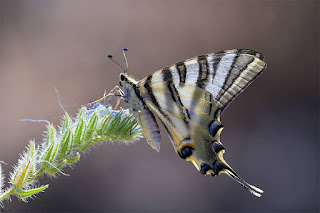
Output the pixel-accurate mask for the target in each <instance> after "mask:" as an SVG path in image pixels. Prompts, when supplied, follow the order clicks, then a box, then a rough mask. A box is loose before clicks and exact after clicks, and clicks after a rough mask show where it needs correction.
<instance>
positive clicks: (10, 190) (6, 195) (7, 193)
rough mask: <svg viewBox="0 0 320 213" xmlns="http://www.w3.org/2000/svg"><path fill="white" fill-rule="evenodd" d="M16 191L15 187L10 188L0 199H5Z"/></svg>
mask: <svg viewBox="0 0 320 213" xmlns="http://www.w3.org/2000/svg"><path fill="white" fill-rule="evenodd" d="M13 193H14V188H10V189H8V191H6V192H4V193H3V194H2V195H1V196H0V201H3V200H4V199H6V198H8V197H9V196H10V195H12V194H13Z"/></svg>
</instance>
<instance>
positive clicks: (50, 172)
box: [46, 159, 67, 175]
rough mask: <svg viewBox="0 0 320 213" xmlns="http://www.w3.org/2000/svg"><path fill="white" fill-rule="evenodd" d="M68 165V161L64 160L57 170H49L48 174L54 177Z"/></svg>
mask: <svg viewBox="0 0 320 213" xmlns="http://www.w3.org/2000/svg"><path fill="white" fill-rule="evenodd" d="M66 163H67V160H66V159H64V160H63V161H62V162H61V163H60V164H59V165H58V166H57V167H56V168H52V169H50V170H48V171H47V172H46V173H48V174H50V175H53V174H55V173H57V172H58V171H60V170H61V169H62V167H63V166H64V165H65V164H66Z"/></svg>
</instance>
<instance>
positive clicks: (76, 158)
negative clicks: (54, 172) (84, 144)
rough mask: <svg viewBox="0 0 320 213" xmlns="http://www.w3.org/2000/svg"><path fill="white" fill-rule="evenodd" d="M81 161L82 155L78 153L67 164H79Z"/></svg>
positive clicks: (68, 159)
mask: <svg viewBox="0 0 320 213" xmlns="http://www.w3.org/2000/svg"><path fill="white" fill-rule="evenodd" d="M79 159H80V154H79V152H77V156H75V157H74V158H67V163H68V164H73V163H75V162H77V161H78V160H79Z"/></svg>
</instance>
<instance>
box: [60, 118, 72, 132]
mask: <svg viewBox="0 0 320 213" xmlns="http://www.w3.org/2000/svg"><path fill="white" fill-rule="evenodd" d="M71 126H72V119H71V118H70V116H69V115H68V114H67V113H66V114H65V115H64V119H63V126H62V129H61V134H62V135H64V134H65V132H66V131H67V130H69V129H70V128H71Z"/></svg>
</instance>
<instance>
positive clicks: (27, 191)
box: [15, 184, 49, 199]
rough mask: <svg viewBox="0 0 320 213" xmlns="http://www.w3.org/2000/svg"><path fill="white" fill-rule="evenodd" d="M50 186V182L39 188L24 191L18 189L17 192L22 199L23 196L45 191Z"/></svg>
mask: <svg viewBox="0 0 320 213" xmlns="http://www.w3.org/2000/svg"><path fill="white" fill-rule="evenodd" d="M48 187H49V184H47V185H45V186H41V187H39V188H34V189H29V190H23V191H16V192H15V193H17V194H18V195H19V197H20V198H21V199H23V198H27V197H30V196H32V195H35V194H37V193H39V192H42V191H44V190H45V189H46V188H48Z"/></svg>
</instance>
